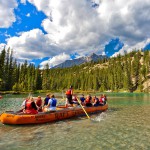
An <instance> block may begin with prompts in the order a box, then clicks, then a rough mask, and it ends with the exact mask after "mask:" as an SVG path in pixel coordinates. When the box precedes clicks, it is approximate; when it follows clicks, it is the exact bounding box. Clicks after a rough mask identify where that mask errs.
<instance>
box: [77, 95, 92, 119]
mask: <svg viewBox="0 0 150 150" xmlns="http://www.w3.org/2000/svg"><path fill="white" fill-rule="evenodd" d="M77 101H78V103H79V104H80V106H81V107H82V109H83V111H84V112H85V114H86V116H87V118H88V119H91V118H90V117H89V115H88V113H87V112H86V110H85V109H84V107H83V106H82V104H81V102H80V101H79V100H78V98H77Z"/></svg>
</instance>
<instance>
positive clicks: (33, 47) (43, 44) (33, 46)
mask: <svg viewBox="0 0 150 150" xmlns="http://www.w3.org/2000/svg"><path fill="white" fill-rule="evenodd" d="M7 45H9V46H10V48H11V49H13V50H14V52H15V57H16V58H19V59H26V60H31V59H35V58H42V57H45V56H54V55H57V54H58V53H59V51H60V48H58V47H57V45H54V44H50V42H49V41H48V38H47V35H45V34H44V33H43V32H42V31H41V30H39V29H33V30H30V31H28V32H22V33H20V36H19V37H17V36H14V37H12V38H9V39H7Z"/></svg>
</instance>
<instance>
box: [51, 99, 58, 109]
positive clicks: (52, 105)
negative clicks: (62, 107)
mask: <svg viewBox="0 0 150 150" xmlns="http://www.w3.org/2000/svg"><path fill="white" fill-rule="evenodd" d="M51 100H52V103H51V107H56V104H57V100H56V99H55V98H52V99H51Z"/></svg>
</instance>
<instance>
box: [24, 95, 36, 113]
mask: <svg viewBox="0 0 150 150" xmlns="http://www.w3.org/2000/svg"><path fill="white" fill-rule="evenodd" d="M23 112H24V113H27V114H37V113H38V110H37V106H36V104H35V102H34V99H33V97H30V98H29V99H26V101H25V109H24V110H23Z"/></svg>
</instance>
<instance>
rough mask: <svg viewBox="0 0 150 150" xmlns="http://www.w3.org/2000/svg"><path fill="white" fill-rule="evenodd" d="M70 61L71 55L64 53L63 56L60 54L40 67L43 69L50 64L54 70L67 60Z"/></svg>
mask: <svg viewBox="0 0 150 150" xmlns="http://www.w3.org/2000/svg"><path fill="white" fill-rule="evenodd" d="M69 59H71V58H70V55H67V54H65V53H62V54H59V55H56V56H54V57H52V58H50V59H49V60H46V61H43V62H42V63H41V64H40V66H41V68H44V66H46V64H48V65H49V67H50V68H52V67H54V66H56V65H58V64H60V63H63V62H64V61H65V60H69Z"/></svg>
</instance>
